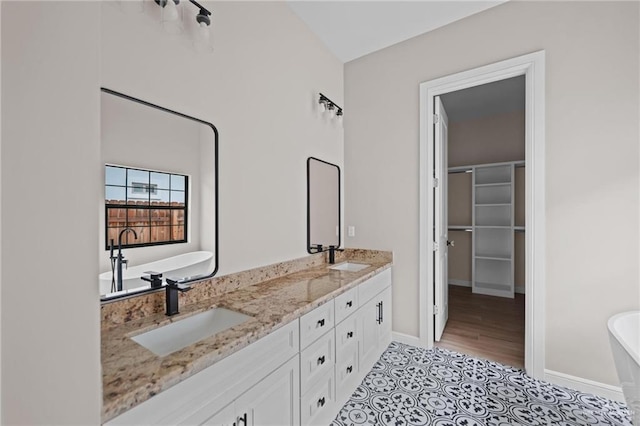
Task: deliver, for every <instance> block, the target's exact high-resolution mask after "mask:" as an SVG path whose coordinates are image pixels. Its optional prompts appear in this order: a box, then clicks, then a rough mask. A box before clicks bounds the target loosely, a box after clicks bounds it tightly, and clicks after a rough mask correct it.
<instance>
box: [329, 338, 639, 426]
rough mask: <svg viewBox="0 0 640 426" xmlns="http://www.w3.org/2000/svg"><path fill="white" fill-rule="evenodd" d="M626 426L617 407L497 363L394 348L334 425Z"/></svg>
mask: <svg viewBox="0 0 640 426" xmlns="http://www.w3.org/2000/svg"><path fill="white" fill-rule="evenodd" d="M631 424H632V423H631V413H630V411H629V410H628V409H627V408H626V406H625V405H623V404H620V403H618V402H614V401H610V400H608V399H605V398H601V397H598V396H594V395H590V394H585V393H580V392H576V391H573V390H569V389H565V388H562V387H559V386H555V385H552V384H550V383H547V382H542V381H539V380H535V379H532V378H531V377H529V376H527V375H526V374H525V373H524V372H523V371H522V370H518V369H515V368H512V367H508V366H505V365H502V364H499V363H496V362H492V361H486V360H482V359H478V358H473V357H470V356H468V355H463V354H460V353H457V352H451V351H448V350H445V349H440V348H435V349H431V350H426V349H422V348H417V347H414V346H408V345H404V344H401V343H397V342H392V343H391V344H390V345H389V347H388V348H387V349H386V350H385V352H384V353H383V354H382V356H381V357H380V359H379V360H378V362H376V364H375V366H374V367H373V369H372V370H371V371H370V372H369V374H367V376H366V377H365V379H364V380H363V382H362V383H361V384H360V386H359V387H358V388H357V389H356V391H355V392H354V393H353V395H352V396H351V399H350V400H349V401H348V402H347V403H346V404H345V406H344V407H343V408H342V410H340V413H338V416H337V417H336V419H335V420H334V421H333V423H332V426H343V425H393V426H405V425H437V426H489V425H491V426H494V425H495V426H507V425H527V426H529V425H530V426H543V425H562V426H569V425H571V426H573V425H580V426H582V425H616V426H630V425H631Z"/></svg>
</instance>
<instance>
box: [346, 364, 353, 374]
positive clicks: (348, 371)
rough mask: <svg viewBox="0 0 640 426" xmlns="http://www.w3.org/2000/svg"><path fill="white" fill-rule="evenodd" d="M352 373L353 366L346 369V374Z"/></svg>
mask: <svg viewBox="0 0 640 426" xmlns="http://www.w3.org/2000/svg"><path fill="white" fill-rule="evenodd" d="M352 371H353V365H350V366H348V367H347V374H351V372H352Z"/></svg>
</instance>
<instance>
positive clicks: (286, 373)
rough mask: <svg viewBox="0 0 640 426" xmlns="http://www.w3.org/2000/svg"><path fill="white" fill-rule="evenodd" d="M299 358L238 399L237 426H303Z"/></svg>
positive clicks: (290, 361)
mask: <svg viewBox="0 0 640 426" xmlns="http://www.w3.org/2000/svg"><path fill="white" fill-rule="evenodd" d="M299 362H300V361H299V357H298V356H296V357H294V358H292V359H291V360H289V361H288V362H287V363H285V364H284V365H283V366H282V367H280V368H278V369H277V370H276V371H274V372H273V373H271V374H270V375H268V376H267V377H266V378H264V379H263V380H262V381H261V382H259V383H258V384H257V385H255V386H254V387H252V388H251V389H249V390H248V391H247V392H246V393H244V394H243V395H242V396H240V398H238V399H237V400H236V415H237V416H238V423H237V425H236V426H272V425H273V426H296V425H299V424H300V373H299V365H298V364H299Z"/></svg>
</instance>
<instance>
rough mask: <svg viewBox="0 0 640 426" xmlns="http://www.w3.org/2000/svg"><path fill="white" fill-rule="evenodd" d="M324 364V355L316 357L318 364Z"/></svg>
mask: <svg viewBox="0 0 640 426" xmlns="http://www.w3.org/2000/svg"><path fill="white" fill-rule="evenodd" d="M322 364H324V355H322V356H321V357H319V358H318V365H322Z"/></svg>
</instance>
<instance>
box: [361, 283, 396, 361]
mask: <svg viewBox="0 0 640 426" xmlns="http://www.w3.org/2000/svg"><path fill="white" fill-rule="evenodd" d="M360 324H361V332H360V368H361V369H362V370H365V371H368V370H369V369H370V368H371V366H372V365H373V364H374V363H375V362H376V360H377V359H378V357H379V356H380V354H381V353H382V351H383V350H384V349H385V348H386V347H387V346H388V345H389V343H390V342H391V287H387V288H386V289H385V290H384V291H382V292H381V293H379V294H378V295H376V296H375V297H374V298H373V299H371V300H370V301H369V302H367V303H366V304H365V305H364V306H363V307H362V308H361V312H360Z"/></svg>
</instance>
